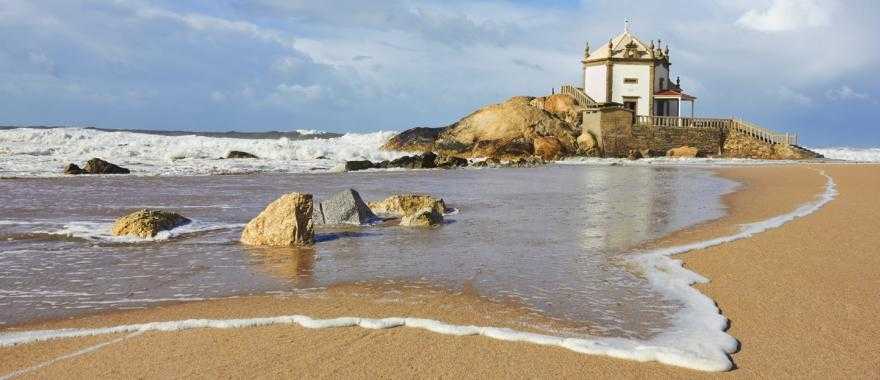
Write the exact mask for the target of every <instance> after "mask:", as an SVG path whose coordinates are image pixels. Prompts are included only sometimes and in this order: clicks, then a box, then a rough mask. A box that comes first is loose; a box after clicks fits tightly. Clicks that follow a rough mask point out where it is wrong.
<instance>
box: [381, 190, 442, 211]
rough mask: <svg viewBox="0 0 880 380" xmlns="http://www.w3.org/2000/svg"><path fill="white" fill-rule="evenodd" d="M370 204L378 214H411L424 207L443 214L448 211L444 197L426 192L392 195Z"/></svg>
mask: <svg viewBox="0 0 880 380" xmlns="http://www.w3.org/2000/svg"><path fill="white" fill-rule="evenodd" d="M369 206H370V209H371V210H373V212H375V213H377V214H384V215H390V216H404V215H409V214H413V213H415V212H417V211H419V210H421V209H423V208H431V209H434V210H437V212H439V213H440V214H441V215H442V214H443V213H444V212H445V211H446V203H445V202H443V199H442V198H435V197H432V196H430V195H425V194H402V195H392V196H390V197H388V198H385V199H384V200H381V201H377V202H370V204H369Z"/></svg>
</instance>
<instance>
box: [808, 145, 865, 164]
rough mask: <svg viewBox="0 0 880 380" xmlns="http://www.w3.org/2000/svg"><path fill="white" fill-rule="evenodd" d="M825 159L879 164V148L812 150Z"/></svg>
mask: <svg viewBox="0 0 880 380" xmlns="http://www.w3.org/2000/svg"><path fill="white" fill-rule="evenodd" d="M812 150H814V151H815V152H816V153H819V154H821V155H823V156H825V158H830V159H834V160H844V161H857V162H880V148H849V147H836V148H812Z"/></svg>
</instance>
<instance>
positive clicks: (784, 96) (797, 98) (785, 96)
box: [775, 86, 813, 106]
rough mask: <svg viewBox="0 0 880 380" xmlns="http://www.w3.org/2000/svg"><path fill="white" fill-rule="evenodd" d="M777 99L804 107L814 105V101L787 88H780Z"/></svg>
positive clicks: (777, 91)
mask: <svg viewBox="0 0 880 380" xmlns="http://www.w3.org/2000/svg"><path fill="white" fill-rule="evenodd" d="M775 95H776V96H777V98H778V99H779V100H782V101H783V102H786V103H795V104H798V105H802V106H808V105H810V104H813V99H812V98H810V97H809V96H807V95H804V94H803V93H800V92H798V91H795V90H793V89H791V88H789V87H787V86H779V87H778V88H777V89H776V94H775Z"/></svg>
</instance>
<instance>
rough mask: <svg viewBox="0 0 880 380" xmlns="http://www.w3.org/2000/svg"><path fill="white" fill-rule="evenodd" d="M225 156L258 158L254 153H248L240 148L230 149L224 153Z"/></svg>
mask: <svg viewBox="0 0 880 380" xmlns="http://www.w3.org/2000/svg"><path fill="white" fill-rule="evenodd" d="M226 158H259V157H257V156H256V155H253V154H250V153H248V152H242V151H240V150H232V151H229V153H227V154H226Z"/></svg>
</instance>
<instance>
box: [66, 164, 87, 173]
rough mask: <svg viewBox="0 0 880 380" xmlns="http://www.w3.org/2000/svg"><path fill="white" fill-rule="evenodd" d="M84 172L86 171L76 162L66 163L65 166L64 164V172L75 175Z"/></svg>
mask: <svg viewBox="0 0 880 380" xmlns="http://www.w3.org/2000/svg"><path fill="white" fill-rule="evenodd" d="M85 173H86V171H85V170H82V168H80V167H79V166H77V165H76V164H67V165H66V166H64V174H73V175H77V174H85Z"/></svg>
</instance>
